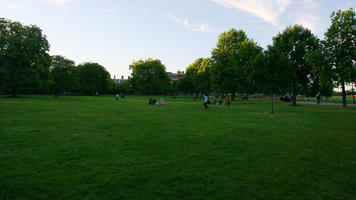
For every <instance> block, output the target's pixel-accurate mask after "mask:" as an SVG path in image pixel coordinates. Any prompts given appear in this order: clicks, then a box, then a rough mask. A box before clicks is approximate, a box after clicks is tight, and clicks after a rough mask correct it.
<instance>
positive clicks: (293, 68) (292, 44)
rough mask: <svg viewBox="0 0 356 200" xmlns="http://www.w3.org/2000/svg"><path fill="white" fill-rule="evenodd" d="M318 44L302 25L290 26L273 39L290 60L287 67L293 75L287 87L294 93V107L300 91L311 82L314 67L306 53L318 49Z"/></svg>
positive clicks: (274, 44) (274, 43) (275, 45)
mask: <svg viewBox="0 0 356 200" xmlns="http://www.w3.org/2000/svg"><path fill="white" fill-rule="evenodd" d="M317 42H318V40H317V38H316V37H315V36H314V35H313V34H312V33H311V32H310V30H308V29H305V28H304V27H302V26H300V25H295V26H293V27H291V26H289V27H288V28H286V29H285V30H284V31H283V32H282V33H278V34H277V36H275V37H274V38H273V46H274V47H275V48H277V49H278V50H279V51H280V52H282V53H283V55H284V56H285V57H286V58H287V59H288V65H287V67H288V70H290V72H291V73H289V75H290V77H289V79H290V81H289V82H288V85H286V87H288V88H290V90H291V91H293V94H294V95H293V97H294V98H293V105H295V104H296V99H295V96H296V95H297V94H299V92H298V90H299V91H300V90H301V89H303V88H304V89H305V88H307V87H308V83H309V82H310V76H311V72H312V67H311V66H310V65H309V64H308V63H307V61H306V52H307V51H308V50H313V49H316V47H317V44H318V43H317Z"/></svg>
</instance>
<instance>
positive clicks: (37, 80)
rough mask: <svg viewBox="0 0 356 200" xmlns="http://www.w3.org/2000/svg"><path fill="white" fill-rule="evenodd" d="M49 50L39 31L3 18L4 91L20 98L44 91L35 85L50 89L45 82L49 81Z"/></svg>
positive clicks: (1, 62)
mask: <svg viewBox="0 0 356 200" xmlns="http://www.w3.org/2000/svg"><path fill="white" fill-rule="evenodd" d="M49 47H50V45H49V43H48V41H47V39H46V36H45V35H43V34H42V30H41V29H40V28H39V27H37V26H24V25H22V24H21V23H19V22H12V21H10V20H7V19H4V18H0V75H1V76H2V78H1V79H0V81H1V84H0V85H1V86H0V87H1V88H2V89H3V90H5V91H7V92H9V93H10V94H11V95H12V96H16V95H17V94H18V93H19V92H21V91H22V90H25V89H31V90H33V88H37V89H38V88H41V86H36V85H35V86H34V85H33V84H43V86H44V85H46V84H45V83H42V82H41V81H48V79H46V78H48V76H46V75H48V68H49V64H50V62H48V61H49V55H48V51H49ZM43 79H45V80H43Z"/></svg>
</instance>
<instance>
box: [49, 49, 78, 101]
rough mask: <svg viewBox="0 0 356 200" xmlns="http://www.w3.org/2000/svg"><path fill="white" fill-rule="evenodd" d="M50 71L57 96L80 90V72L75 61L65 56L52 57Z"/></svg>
mask: <svg viewBox="0 0 356 200" xmlns="http://www.w3.org/2000/svg"><path fill="white" fill-rule="evenodd" d="M50 71H51V74H52V77H53V90H54V93H55V95H56V96H58V94H59V93H61V92H65V91H66V92H73V91H76V90H78V89H79V72H78V69H77V68H76V67H75V65H74V61H72V60H69V59H66V58H64V57H63V56H52V63H51V67H50Z"/></svg>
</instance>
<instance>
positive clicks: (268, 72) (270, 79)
mask: <svg viewBox="0 0 356 200" xmlns="http://www.w3.org/2000/svg"><path fill="white" fill-rule="evenodd" d="M264 55H265V56H264V59H261V58H259V57H257V59H258V60H259V63H261V65H258V66H262V67H260V68H259V69H260V70H257V71H258V75H257V76H256V77H258V80H259V81H258V83H259V84H258V86H259V87H260V88H262V89H263V91H264V92H265V93H267V94H268V93H269V94H271V113H274V95H278V94H283V93H285V92H286V87H285V85H286V84H288V82H289V81H290V80H289V78H290V77H291V75H292V73H293V72H292V71H291V70H290V67H291V66H290V65H289V60H288V59H287V57H286V56H284V53H283V52H281V51H280V50H279V49H278V48H276V47H275V46H268V49H267V50H266V51H265V54H264ZM261 56H262V55H261ZM261 56H260V57H261ZM256 66H257V65H256Z"/></svg>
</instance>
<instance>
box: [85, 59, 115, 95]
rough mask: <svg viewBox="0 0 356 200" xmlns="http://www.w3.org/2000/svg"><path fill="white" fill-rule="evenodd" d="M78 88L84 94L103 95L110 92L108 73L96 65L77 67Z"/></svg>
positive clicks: (86, 64) (87, 64) (88, 64)
mask: <svg viewBox="0 0 356 200" xmlns="http://www.w3.org/2000/svg"><path fill="white" fill-rule="evenodd" d="M78 69H79V77H80V88H81V91H83V92H84V93H85V94H88V95H94V94H97V93H99V94H105V93H107V92H108V91H109V90H110V85H111V81H112V80H111V78H110V74H109V72H107V71H106V69H105V68H104V67H103V66H101V65H99V64H98V63H84V64H81V65H79V66H78Z"/></svg>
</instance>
